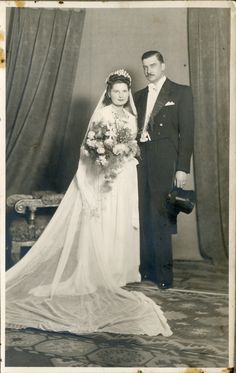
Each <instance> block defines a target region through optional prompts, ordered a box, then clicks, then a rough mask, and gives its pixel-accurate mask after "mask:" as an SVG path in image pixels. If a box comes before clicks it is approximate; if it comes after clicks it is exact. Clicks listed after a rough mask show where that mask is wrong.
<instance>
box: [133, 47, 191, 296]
mask: <svg viewBox="0 0 236 373" xmlns="http://www.w3.org/2000/svg"><path fill="white" fill-rule="evenodd" d="M142 64H143V70H144V75H145V77H146V78H147V80H148V82H149V84H148V86H147V87H146V88H144V89H142V90H140V91H138V92H136V94H135V96H134V100H135V105H136V108H137V112H138V127H139V136H138V141H139V146H140V151H141V155H140V161H139V165H138V181H139V211H140V257H141V258H140V259H141V260H140V261H141V264H140V273H141V276H142V279H144V280H145V279H146V280H151V281H153V282H155V283H157V285H158V287H159V288H161V289H166V288H170V287H172V286H173V269H172V246H171V222H170V219H169V216H168V210H167V208H166V198H167V196H168V193H170V191H171V190H172V188H173V185H174V184H175V185H176V186H177V187H179V188H183V187H184V185H185V183H186V178H187V174H188V173H189V171H190V159H191V154H192V149H193V102H192V93H191V88H190V87H188V86H185V85H180V84H177V83H174V82H172V81H171V80H169V79H168V78H167V77H166V76H165V63H164V59H163V56H162V55H161V53H160V52H158V51H148V52H145V53H144V54H143V56H142Z"/></svg>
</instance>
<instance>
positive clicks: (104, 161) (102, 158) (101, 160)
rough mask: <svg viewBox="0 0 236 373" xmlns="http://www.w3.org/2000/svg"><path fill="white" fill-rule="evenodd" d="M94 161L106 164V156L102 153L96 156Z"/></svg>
mask: <svg viewBox="0 0 236 373" xmlns="http://www.w3.org/2000/svg"><path fill="white" fill-rule="evenodd" d="M96 162H97V163H98V164H100V165H102V166H106V165H107V163H108V161H107V159H106V157H105V156H104V155H100V157H98V159H97V160H96Z"/></svg>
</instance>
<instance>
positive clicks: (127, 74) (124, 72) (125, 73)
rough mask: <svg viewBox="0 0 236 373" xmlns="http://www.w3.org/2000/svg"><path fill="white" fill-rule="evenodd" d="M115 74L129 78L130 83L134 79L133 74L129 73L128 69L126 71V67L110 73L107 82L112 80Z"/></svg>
mask: <svg viewBox="0 0 236 373" xmlns="http://www.w3.org/2000/svg"><path fill="white" fill-rule="evenodd" d="M114 75H117V76H122V77H124V78H126V79H128V80H129V84H131V80H132V79H131V76H130V75H129V73H127V71H125V70H124V69H120V70H116V71H114V72H112V73H110V75H109V76H108V77H107V78H106V83H108V82H109V80H110V78H111V77H112V76H114Z"/></svg>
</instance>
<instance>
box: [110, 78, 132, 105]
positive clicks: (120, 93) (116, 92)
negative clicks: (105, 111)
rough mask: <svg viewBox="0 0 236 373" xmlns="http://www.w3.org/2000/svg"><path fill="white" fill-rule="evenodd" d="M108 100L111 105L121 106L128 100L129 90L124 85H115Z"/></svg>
mask: <svg viewBox="0 0 236 373" xmlns="http://www.w3.org/2000/svg"><path fill="white" fill-rule="evenodd" d="M110 98H111V102H112V103H113V105H116V106H123V105H125V104H126V102H127V101H128V98H129V89H128V86H127V84H125V83H115V84H113V86H112V88H111V90H110Z"/></svg>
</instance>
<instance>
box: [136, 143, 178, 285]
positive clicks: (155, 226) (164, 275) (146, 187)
mask: <svg viewBox="0 0 236 373" xmlns="http://www.w3.org/2000/svg"><path fill="white" fill-rule="evenodd" d="M144 146H145V145H144ZM143 155H144V154H143ZM145 155H147V154H145ZM146 159H147V157H144V158H143V160H141V162H140V164H139V166H138V185H139V216H140V273H141V275H142V276H143V277H144V276H145V275H147V277H148V278H149V279H151V280H153V281H154V282H156V283H157V284H161V283H165V284H172V282H173V269H172V267H173V260H172V244H171V229H170V221H169V219H168V215H167V210H166V208H165V199H166V195H167V194H168V192H167V191H165V188H160V189H159V193H158V192H157V190H156V188H153V186H152V185H151V183H150V168H149V167H148V164H147V163H146ZM156 172H157V173H158V167H157V169H156ZM171 174H172V173H171ZM152 176H153V175H152ZM156 177H157V178H158V174H157V175H156ZM171 183H172V176H171V182H170V185H171ZM169 188H171V186H170V187H169ZM167 189H168V187H167Z"/></svg>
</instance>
